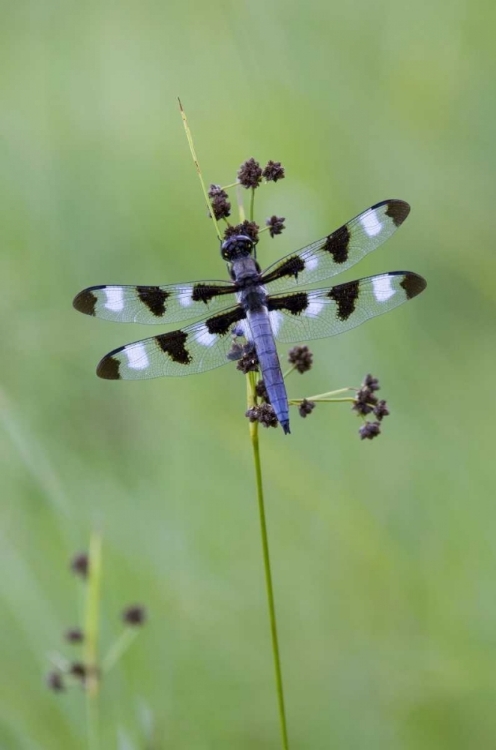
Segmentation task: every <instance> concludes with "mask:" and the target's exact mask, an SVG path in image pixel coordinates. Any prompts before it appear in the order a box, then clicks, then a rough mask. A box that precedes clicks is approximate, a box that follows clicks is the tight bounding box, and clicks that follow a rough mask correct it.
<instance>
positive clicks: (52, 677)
mask: <svg viewBox="0 0 496 750" xmlns="http://www.w3.org/2000/svg"><path fill="white" fill-rule="evenodd" d="M46 682H47V686H48V688H49V689H50V690H53V692H54V693H61V692H62V691H63V690H65V685H64V680H63V679H62V675H61V673H60V672H59V671H58V670H56V669H54V670H53V671H52V672H49V673H48V674H47V677H46Z"/></svg>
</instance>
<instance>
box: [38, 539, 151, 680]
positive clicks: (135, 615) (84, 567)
mask: <svg viewBox="0 0 496 750" xmlns="http://www.w3.org/2000/svg"><path fill="white" fill-rule="evenodd" d="M89 565H90V563H89V558H88V555H87V554H86V553H81V552H80V553H78V554H77V555H74V557H73V558H72V560H71V570H72V571H73V572H74V573H76V574H77V575H79V576H81V577H82V578H86V577H87V576H88V571H89ZM122 619H123V621H124V623H125V624H126V625H130V626H133V627H136V626H140V625H143V624H144V623H145V622H146V619H147V616H146V610H145V608H144V607H143V606H142V605H140V604H133V605H131V606H128V607H126V609H125V610H124V611H123V613H122ZM64 638H65V640H66V641H67V642H68V643H71V644H79V643H82V642H83V641H84V632H83V631H82V630H81V628H78V627H74V628H69V629H68V630H66V631H65V633H64ZM89 675H94V676H95V679H100V669H99V667H98V666H94V667H91V668H89V667H88V666H87V664H85V663H84V662H82V661H72V662H67V663H66V664H64V666H63V667H59V668H56V669H53V670H52V671H51V672H49V673H48V675H47V676H46V682H47V686H48V688H49V689H50V690H53V691H54V692H57V693H60V692H61V691H63V690H65V688H66V684H67V686H69V687H70V686H71V685H72V686H73V685H74V684H75V682H76V681H78V682H80V683H81V685H82V686H83V687H86V685H87V683H88V676H89Z"/></svg>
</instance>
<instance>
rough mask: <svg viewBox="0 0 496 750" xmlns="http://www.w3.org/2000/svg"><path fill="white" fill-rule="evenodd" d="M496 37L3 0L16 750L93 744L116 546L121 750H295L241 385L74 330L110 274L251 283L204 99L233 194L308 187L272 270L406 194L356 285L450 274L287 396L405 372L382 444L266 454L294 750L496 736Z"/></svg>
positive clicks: (10, 621) (338, 412)
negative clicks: (237, 261) (81, 631)
mask: <svg viewBox="0 0 496 750" xmlns="http://www.w3.org/2000/svg"><path fill="white" fill-rule="evenodd" d="M495 24H496V11H495V5H494V3H491V2H475V3H473V2H468V1H467V0H465V1H464V0H459V1H458V2H457V1H456V0H455V2H453V3H451V4H449V5H447V4H446V2H444V1H443V0H429V2H426V0H420V2H416V3H407V2H400V3H398V2H394V3H393V2H390V1H387V0H384V2H379V3H375V4H370V3H369V2H367V1H366V0H357V1H356V2H351V3H347V2H340V3H333V4H332V3H328V2H323V0H321V1H320V2H318V1H317V0H311V2H309V3H296V2H289V3H288V2H283V1H282V0H275V2H272V3H267V2H261V1H260V0H254V1H253V2H249V3H248V2H245V3H231V4H229V3H223V2H217V0H212V2H209V3H203V4H201V3H199V2H196V3H194V2H185V3H179V4H177V5H175V4H173V3H165V2H157V1H156V0H143V1H142V2H133V1H132V0H124V1H123V2H119V3H116V2H110V0H98V2H97V0H89V1H88V2H82V3H81V2H80V3H76V2H72V1H70V2H65V3H62V2H55V1H54V0H52V1H51V2H50V1H48V0H24V1H21V2H11V3H5V4H4V7H3V9H2V24H1V28H0V49H1V53H0V55H1V60H2V66H1V67H2V84H3V85H2V94H3V96H2V156H3V158H2V170H1V180H2V189H1V195H2V199H1V201H0V214H1V244H2V249H1V253H0V278H1V294H0V313H1V314H0V329H1V341H2V358H1V362H2V366H1V374H0V477H1V487H2V492H1V528H2V541H1V549H2V576H1V583H0V597H1V608H2V618H1V621H2V622H1V626H0V628H1V637H0V662H1V664H2V669H1V674H2V677H1V678H0V746H1V747H2V748H5V750H14V749H15V750H39V749H41V748H43V750H45V749H47V750H48V748H49V749H50V750H62V748H63V750H82V748H84V747H85V741H86V740H85V731H86V729H85V726H86V725H85V711H84V703H83V696H82V695H81V693H80V692H79V691H75V692H74V693H70V694H65V695H64V694H63V695H54V694H52V693H50V692H48V691H47V689H46V687H45V686H44V684H43V675H44V673H45V672H46V671H47V669H48V666H49V661H48V654H49V653H50V652H52V651H54V650H56V649H59V648H60V649H61V650H62V651H64V652H65V653H67V654H70V647H68V646H63V645H61V633H62V632H63V631H64V630H65V629H66V627H69V626H74V625H76V624H77V622H78V616H79V615H78V612H79V604H78V603H79V601H80V598H81V588H82V587H83V586H84V584H83V583H81V582H80V581H76V580H75V579H74V577H73V576H72V575H71V573H70V572H69V569H68V565H69V559H70V557H71V555H72V554H73V553H75V552H76V551H78V550H82V549H85V547H86V545H87V541H88V536H89V532H90V529H91V528H92V527H93V526H94V525H95V524H98V525H100V526H101V527H103V530H104V534H105V549H104V590H103V605H102V606H103V624H102V628H103V632H102V640H103V641H104V642H105V643H108V642H109V640H110V638H111V635H112V633H114V632H117V631H118V630H119V628H120V624H119V611H120V609H121V608H122V606H123V605H124V604H126V603H133V602H135V601H139V602H143V603H144V604H145V605H146V607H147V612H148V613H149V622H148V623H147V625H146V627H145V629H144V630H143V633H142V634H141V635H140V638H139V639H138V641H137V642H136V644H135V645H134V647H133V649H132V650H131V651H130V652H129V653H128V655H127V656H126V657H125V659H124V660H123V662H122V663H121V665H120V666H118V667H117V668H116V669H115V670H114V671H113V672H112V673H111V675H110V676H109V678H108V680H107V681H106V682H105V683H104V686H103V700H102V706H101V711H102V717H103V718H102V748H103V747H104V748H114V747H118V746H119V747H122V748H124V747H133V748H145V747H149V748H153V749H154V750H159V749H160V750H161V749H162V748H163V749H165V748H174V750H207V749H209V748H215V749H216V750H224V749H225V750H228V749H229V750H233V749H236V750H240V749H241V748H247V749H248V748H250V750H251V748H253V747H257V748H267V749H268V748H274V747H278V742H279V740H278V724H277V712H276V699H275V692H274V684H273V671H272V657H271V653H270V638H269V632H268V623H267V611H266V600H265V593H264V586H263V569H262V561H261V550H260V540H259V532H258V517H257V508H256V501H255V496H254V481H253V465H252V461H251V455H250V445H249V441H248V436H247V422H246V420H245V418H244V417H243V412H244V410H245V383H244V381H243V377H242V376H241V375H240V373H237V372H236V371H235V369H234V368H232V367H225V368H223V369H221V370H217V371H214V372H211V373H208V374H205V375H202V376H198V377H194V378H184V379H177V380H165V379H164V380H156V381H151V382H144V383H115V382H103V381H100V380H98V379H97V378H96V377H95V375H94V368H95V366H96V363H97V361H98V359H99V357H100V356H101V355H102V354H104V353H106V352H107V351H109V350H110V349H112V348H114V347H116V346H119V345H120V344H122V343H126V342H127V341H132V340H134V339H137V338H140V337H141V336H144V335H149V334H150V333H153V332H159V330H157V329H154V331H150V329H145V328H143V327H141V328H140V327H139V326H118V325H114V324H110V323H106V322H102V321H97V320H91V319H89V318H84V317H83V316H81V315H78V314H77V313H76V312H74V310H73V309H72V308H71V300H72V297H73V296H74V294H75V293H76V292H78V291H79V290H80V289H82V288H83V287H85V286H88V285H90V284H98V283H111V282H114V283H142V284H147V283H150V284H160V283H172V282H174V281H184V280H189V279H195V278H224V277H225V269H224V264H223V262H222V261H221V259H220V257H219V252H218V243H217V241H216V238H215V235H214V232H213V228H212V226H211V223H210V222H209V220H208V218H207V217H206V209H205V206H204V203H203V199H202V196H201V192H200V188H199V185H198V181H197V178H196V175H195V171H194V167H193V164H192V162H191V159H190V155H189V152H188V148H187V144H186V141H185V138H184V133H183V131H182V125H181V121H180V117H179V113H178V109H177V100H176V97H177V96H178V95H180V96H181V98H182V101H183V103H184V106H185V108H186V111H187V113H188V115H189V119H190V124H191V126H192V129H193V133H194V135H195V139H196V145H197V150H198V154H199V158H200V161H201V163H202V167H203V171H204V174H205V178H206V180H207V181H208V182H215V183H218V184H227V183H229V182H232V181H233V180H234V179H235V175H236V170H237V168H238V166H239V164H240V163H241V162H242V161H243V160H244V159H245V158H247V157H250V156H255V157H256V158H258V159H259V160H260V161H262V162H264V161H267V160H268V159H275V160H280V161H282V163H283V164H284V166H285V168H286V173H287V178H286V179H285V180H283V181H282V182H279V183H278V184H277V185H274V184H270V185H267V186H266V187H263V188H262V189H261V190H260V191H259V195H258V196H257V199H258V217H259V218H260V220H261V221H262V222H263V221H264V220H265V218H266V217H268V216H271V215H272V214H276V215H278V216H284V217H286V222H285V223H286V226H287V229H286V231H285V233H284V234H283V235H282V236H281V237H276V238H275V239H270V238H269V237H267V235H265V236H264V240H263V242H261V243H260V246H259V258H260V260H261V262H262V264H264V265H265V264H266V263H267V264H268V263H269V262H271V261H273V260H275V259H276V258H277V257H279V256H280V255H282V254H283V253H286V252H289V251H291V250H292V249H295V248H297V247H300V246H302V245H303V244H305V243H306V242H310V241H311V240H314V239H316V238H318V237H321V236H323V235H325V234H326V233H328V232H329V231H330V230H332V229H334V228H336V227H337V226H339V225H340V224H341V223H342V222H343V221H346V220H347V219H349V218H351V217H352V216H354V215H355V214H356V213H358V212H359V211H361V210H362V209H364V208H366V207H367V206H368V205H370V204H372V203H375V202H377V201H379V200H382V199H384V198H389V197H395V198H403V199H405V200H408V201H409V202H410V203H411V204H412V213H411V216H410V218H409V219H408V221H407V223H406V224H405V225H404V226H403V227H402V228H401V230H400V231H399V232H398V233H397V234H396V235H395V237H394V238H393V239H391V240H390V241H389V242H388V243H387V244H386V245H385V246H384V247H382V248H381V249H380V250H378V251H377V252H376V253H375V254H374V255H373V256H372V257H369V258H367V259H366V260H364V261H363V262H362V263H361V264H360V266H359V268H357V269H353V272H351V273H348V274H346V276H345V278H353V277H358V276H363V275H367V274H369V273H374V272H378V271H381V270H399V269H409V270H414V271H417V272H419V273H421V274H422V275H424V276H425V277H426V278H427V280H428V288H427V290H426V292H425V294H423V295H422V296H421V297H419V298H418V299H416V300H414V301H413V302H412V303H411V304H409V305H406V306H405V307H403V308H401V309H400V310H397V311H395V312H393V313H391V314H389V315H387V316H384V317H383V318H380V319H378V320H375V321H372V322H370V323H368V324H367V325H366V326H363V327H362V328H360V329H357V330H356V331H352V332H350V333H348V334H346V335H345V336H342V337H338V338H336V339H329V340H325V341H321V342H315V344H313V345H312V350H313V352H314V359H315V365H314V368H313V369H312V371H311V373H309V374H308V375H305V376H304V377H300V376H299V375H298V374H293V375H292V376H291V378H290V382H289V392H290V396H295V397H296V396H303V395H311V394H312V393H319V392H322V391H325V390H330V389H332V388H339V387H342V386H344V385H351V384H359V382H360V381H361V379H362V377H363V375H364V374H365V373H366V372H369V371H370V372H372V373H373V374H374V375H377V376H378V377H379V378H380V380H381V383H382V386H383V390H382V391H381V392H380V395H381V396H382V395H383V394H384V396H385V397H386V398H387V399H388V403H389V406H390V408H391V411H392V416H390V417H389V418H388V419H387V420H386V421H385V423H384V434H383V435H382V436H381V437H380V438H379V439H378V440H375V441H373V442H368V441H364V442H361V441H360V440H359V437H358V434H357V430H358V427H359V424H360V423H359V420H358V419H357V418H356V416H355V415H353V414H351V413H350V411H349V409H348V406H346V405H340V406H335V407H331V406H329V407H326V406H323V405H319V406H318V407H317V409H315V411H314V413H313V414H312V415H311V416H310V417H309V418H308V419H306V420H302V419H300V418H299V417H298V415H297V414H296V412H295V413H294V414H293V415H292V421H293V434H292V435H291V436H290V437H285V436H284V435H283V434H282V432H281V431H276V430H270V431H267V432H265V431H264V432H263V434H262V436H261V437H262V454H263V465H264V476H265V482H266V493H267V506H268V507H267V513H268V523H269V531H270V539H271V552H272V557H273V567H274V585H275V592H276V601H277V611H278V617H279V624H280V640H281V649H282V658H283V668H284V678H285V687H286V700H287V711H288V720H289V730H290V736H291V740H292V747H294V748H312V750H328V748H330V747H340V748H365V747H366V748H367V750H375V749H377V750H379V748H380V750H385V749H386V748H391V750H393V749H394V750H417V749H418V750H430V749H431V748H432V750H438V749H439V748H444V747H446V748H448V747H449V748H450V750H461V749H462V748H463V749H464V748H468V747H490V746H492V745H493V743H494V736H495V733H496V720H495V712H494V710H493V708H492V707H493V706H494V704H495V702H496V687H495V680H494V674H495V671H496V635H495V634H496V604H495V602H496V597H495V590H496V575H495V571H496V546H495V544H494V536H495V529H496V510H495V503H494V493H495V470H494V437H493V431H494V423H495V416H496V415H495V400H494V372H495V371H496V346H495V325H494V320H495V315H494V299H495V296H496V291H495V290H496V281H495V279H496V263H495V257H496V247H495V245H496V242H495V226H494V221H493V217H494V206H495V203H496V191H495V187H494V185H495V175H496V159H495V147H494V122H495V119H496V99H495V97H494V73H495V67H494V27H495ZM234 202H235V201H234ZM72 648H76V647H72ZM145 718H146V721H145ZM150 722H151V724H152V725H153V726H154V727H155V730H154V738H155V739H153V740H150V741H148V744H146V743H147V740H146V735H147V731H148V730H146V725H147V724H150ZM119 743H120V744H119ZM126 743H127V744H126Z"/></svg>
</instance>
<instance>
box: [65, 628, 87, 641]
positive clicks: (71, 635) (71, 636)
mask: <svg viewBox="0 0 496 750" xmlns="http://www.w3.org/2000/svg"><path fill="white" fill-rule="evenodd" d="M64 638H65V640H66V641H68V643H82V642H83V640H84V635H83V631H82V630H81V628H69V630H66V631H65V633H64Z"/></svg>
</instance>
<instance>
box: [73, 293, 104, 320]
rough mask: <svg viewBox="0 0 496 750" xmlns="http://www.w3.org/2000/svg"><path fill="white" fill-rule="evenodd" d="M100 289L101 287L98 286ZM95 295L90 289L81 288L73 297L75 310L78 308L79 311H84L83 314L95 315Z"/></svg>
mask: <svg viewBox="0 0 496 750" xmlns="http://www.w3.org/2000/svg"><path fill="white" fill-rule="evenodd" d="M99 288H100V289H101V288H102V287H99ZM97 301H98V300H97V297H96V295H95V294H93V292H92V291H91V289H83V291H82V292H79V294H77V295H76V296H75V297H74V301H73V303H72V304H73V306H74V307H75V308H76V310H79V312H82V313H84V314H85V315H95V305H96V303H97Z"/></svg>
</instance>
